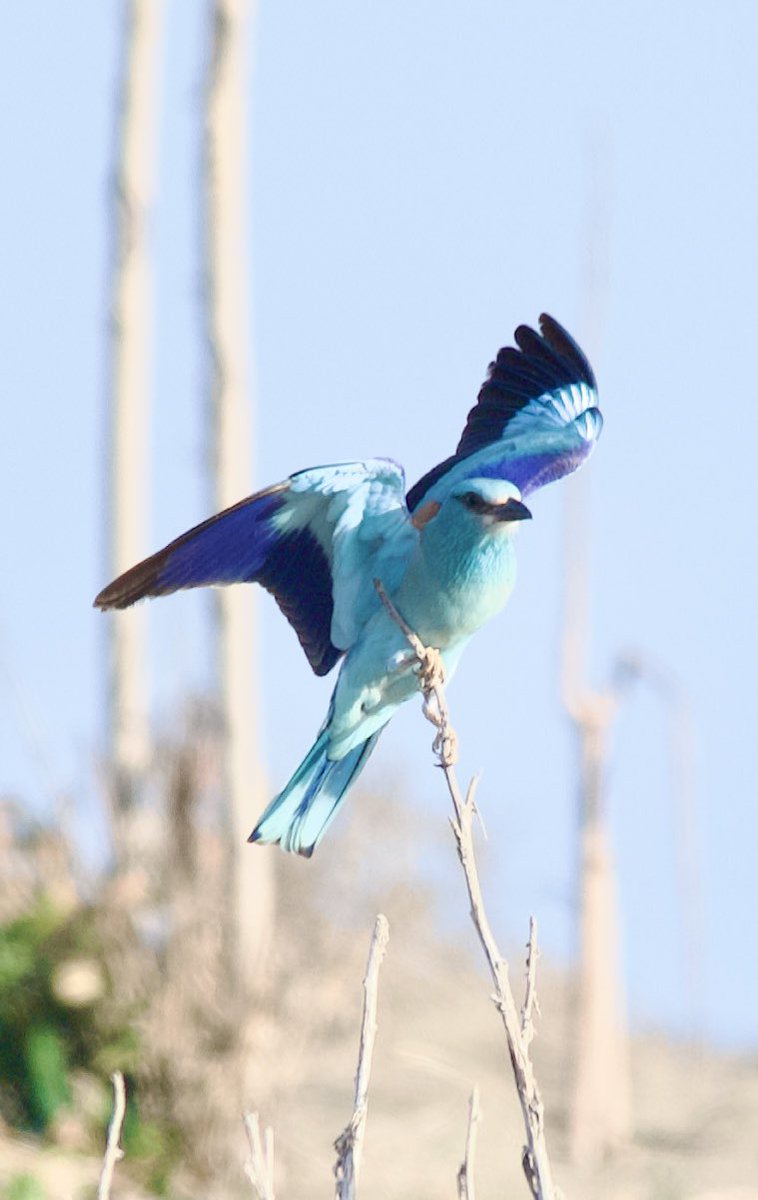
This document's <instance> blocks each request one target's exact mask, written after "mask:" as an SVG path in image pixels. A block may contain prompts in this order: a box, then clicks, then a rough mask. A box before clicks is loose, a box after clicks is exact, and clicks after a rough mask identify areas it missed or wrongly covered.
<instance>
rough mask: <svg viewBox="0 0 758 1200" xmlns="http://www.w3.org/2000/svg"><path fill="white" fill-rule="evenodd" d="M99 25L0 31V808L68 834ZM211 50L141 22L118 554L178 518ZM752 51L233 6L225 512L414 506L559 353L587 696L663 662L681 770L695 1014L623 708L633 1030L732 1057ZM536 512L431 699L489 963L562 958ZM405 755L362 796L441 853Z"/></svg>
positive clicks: (747, 760)
mask: <svg viewBox="0 0 758 1200" xmlns="http://www.w3.org/2000/svg"><path fill="white" fill-rule="evenodd" d="M120 13H121V6H120V4H117V3H115V2H111V0H87V2H85V0H75V2H73V3H70V4H68V5H65V6H55V5H50V4H47V3H41V2H34V0H28V2H27V3H26V4H24V5H13V6H9V7H7V10H6V11H5V12H4V14H3V16H2V18H1V19H0V21H1V28H2V37H0V137H1V138H2V144H3V147H4V152H5V173H4V177H5V186H4V188H3V189H2V193H1V194H0V217H1V218H2V229H3V250H2V264H3V283H4V286H3V288H2V293H1V294H0V316H1V318H2V326H1V327H2V330H3V342H4V348H3V354H2V356H1V358H0V385H1V386H2V395H3V412H4V430H3V433H4V436H3V437H2V439H0V498H1V499H2V504H3V511H4V515H5V519H4V520H3V522H2V555H3V561H4V562H5V564H6V570H5V572H4V586H3V597H2V604H1V605H0V790H2V791H3V792H5V793H8V792H10V793H13V794H17V795H19V796H22V797H24V799H25V800H27V801H28V802H29V803H30V804H31V805H33V806H34V807H35V809H39V810H40V811H44V808H45V805H46V804H47V803H48V801H49V795H50V791H51V789H52V788H55V787H57V788H63V789H67V790H69V791H72V792H74V793H75V794H76V795H77V796H78V797H81V798H82V802H83V804H84V807H83V820H84V821H85V822H87V821H94V820H95V817H94V811H95V794H96V786H95V768H94V763H95V761H96V756H97V753H98V751H99V748H100V745H101V743H100V738H101V734H102V707H103V700H102V696H103V690H102V675H101V653H102V648H103V628H102V624H103V622H102V618H99V617H98V615H97V614H95V613H94V612H93V611H92V610H91V608H90V604H91V599H92V596H93V595H94V593H95V591H96V590H97V589H98V588H99V587H100V586H101V585H102V583H103V582H104V577H103V567H102V563H103V561H104V555H103V539H102V507H103V471H104V466H103V447H104V401H105V380H106V372H105V348H106V320H107V306H106V302H107V278H108V261H109V228H108V188H109V181H110V176H111V171H112V148H113V124H114V118H113V106H114V97H115V88H116V80H117V75H118V65H119V60H118V53H119V35H120ZM206 34H207V13H206V6H205V5H204V4H201V3H199V2H198V0H182V3H179V2H178V0H173V2H169V3H167V5H166V22H165V43H164V54H163V78H162V84H161V102H162V119H161V131H160V139H159V161H158V176H157V196H156V205H155V211H154V214H153V218H152V228H151V239H152V246H153V250H154V255H155V270H156V299H155V303H156V321H157V325H156V356H155V364H154V404H155V419H154V428H153V434H152V468H151V479H150V481H149V487H150V493H151V513H152V517H151V521H152V528H151V537H150V544H149V545H148V546H146V551H148V550H150V549H154V548H155V547H157V546H159V545H161V544H163V542H164V541H166V540H167V539H168V538H170V537H172V536H174V535H175V534H177V533H178V532H180V531H181V530H182V529H184V528H186V527H187V526H188V525H190V524H192V523H193V522H194V521H196V520H198V519H200V518H201V517H203V516H205V515H207V512H208V501H207V499H206V496H207V483H206V481H205V479H204V476H203V465H204V453H203V404H204V396H205V387H206V381H207V377H206V362H205V346H204V340H203V335H202V326H201V320H200V313H199V292H200V279H201V270H202V263H201V259H200V215H199V208H198V200H199V183H198V170H199V163H200V135H201V118H200V110H199V105H200V99H201V87H202V81H203V72H204V65H205V54H206V50H207V46H206ZM757 38H758V10H756V8H755V6H754V5H753V4H751V3H748V2H744V3H737V2H730V0H727V2H726V3H722V4H719V5H715V4H712V3H708V4H706V3H692V4H688V5H687V6H686V7H685V6H684V5H682V4H671V5H660V4H657V3H652V2H649V0H642V2H640V3H637V4H634V5H632V4H620V5H613V6H609V5H605V4H602V3H600V2H599V0H598V2H595V0H587V2H585V3H583V4H577V5H566V4H563V3H558V2H557V0H545V2H544V3H541V4H540V5H524V4H522V5H518V6H516V5H510V4H503V3H502V2H496V0H492V2H487V0H479V2H475V3H472V4H469V5H466V6H463V5H458V4H454V3H448V2H443V3H439V0H438V2H437V3H431V0H417V2H415V3H410V4H408V3H399V2H396V0H387V3H385V4H383V5H360V4H354V3H347V2H345V3H322V4H318V5H316V4H308V5H303V4H295V3H292V2H291V0H290V2H287V0H279V2H278V3H276V4H273V3H268V0H260V9H259V20H258V26H257V46H256V66H255V70H254V72H252V73H251V81H250V89H249V100H250V106H251V138H250V143H251V144H250V150H251V166H250V183H251V187H250V203H249V208H250V271H251V277H252V278H253V284H254V317H253V319H252V321H251V330H250V336H251V343H252V345H253V347H254V351H255V361H256V379H257V396H258V412H257V416H256V432H255V457H256V463H257V466H256V479H257V482H258V483H260V484H263V483H267V482H271V481H273V480H276V479H279V478H282V477H283V476H285V475H287V474H289V473H290V472H291V471H292V470H294V469H297V468H301V467H305V466H309V465H312V464H315V463H320V462H325V461H334V460H339V459H349V458H357V457H364V456H373V455H376V454H387V455H391V456H392V457H395V458H397V459H398V460H399V461H401V462H402V463H404V465H405V467H406V470H407V472H408V475H409V477H411V478H413V477H416V476H418V475H419V474H421V473H422V472H423V471H424V470H425V469H426V468H427V467H428V466H429V465H430V464H432V463H434V462H436V461H438V460H439V459H441V458H443V457H444V456H446V455H447V454H448V453H449V452H450V450H451V448H452V446H453V445H454V443H455V441H456V440H457V437H458V434H459V432H460V427H461V425H462V421H463V419H464V417H465V414H466V412H467V411H468V408H469V407H470V405H471V403H472V402H473V399H474V397H475V395H476V391H477V389H478V386H479V384H480V382H481V380H482V378H483V374H484V371H485V368H486V365H487V363H488V362H489V361H490V359H491V358H492V357H493V355H494V353H495V351H496V350H497V348H498V346H500V345H502V344H503V343H504V342H505V341H507V340H509V339H510V337H511V334H512V330H513V328H514V326H515V325H516V324H518V323H519V322H521V321H532V322H533V321H535V320H536V318H537V316H538V314H539V313H540V312H541V311H543V310H547V311H549V312H551V313H553V314H554V315H555V316H556V317H558V319H559V320H561V321H562V322H563V323H565V324H566V325H567V326H568V327H569V328H570V329H571V330H572V331H573V332H574V333H575V335H576V336H577V337H578V338H579V340H580V341H581V342H582V343H583V344H584V345H585V348H586V349H587V351H588V353H589V354H590V356H591V359H592V361H593V364H594V366H595V370H596V373H597V375H598V379H599V382H600V387H601V395H602V402H603V408H604V412H605V416H606V427H605V432H604V436H603V439H602V442H601V444H600V448H599V450H598V453H597V455H596V456H595V458H594V460H593V463H592V466H591V468H590V470H589V471H588V472H587V475H588V483H587V487H588V493H589V505H590V510H589V519H588V522H587V527H586V529H585V530H583V536H586V539H587V545H588V551H589V555H590V561H591V612H590V617H591V629H592V653H591V668H592V674H593V678H594V679H595V680H596V681H602V680H603V678H604V676H605V674H606V673H607V671H608V670H609V668H610V664H611V663H612V662H613V660H614V659H615V657H616V656H617V655H618V653H619V652H621V651H623V650H625V649H627V648H628V647H630V646H631V647H635V648H638V649H640V650H641V651H643V652H644V653H645V654H647V655H649V656H650V657H651V658H652V659H654V660H657V661H660V662H661V663H663V664H665V666H666V669H667V670H669V671H670V672H671V673H672V674H673V675H675V676H676V677H677V678H678V679H679V680H680V681H681V684H682V686H683V688H684V691H685V694H686V696H687V699H688V702H689V704H690V707H691V713H692V721H693V726H694V733H695V743H696V745H695V770H696V792H697V805H698V829H699V846H700V856H701V867H702V887H703V894H704V909H705V927H704V930H703V938H704V948H705V949H704V974H705V991H704V995H703V996H702V997H697V998H695V999H693V997H691V996H689V995H688V994H687V985H686V979H685V978H684V976H683V974H682V970H681V920H680V915H679V907H680V898H679V893H678V888H677V877H676V844H675V837H676V834H675V827H674V820H673V814H672V790H671V778H670V769H669V742H670V739H669V734H668V728H667V713H666V710H665V708H664V707H663V706H662V705H661V703H660V700H659V699H658V698H657V697H656V696H654V695H653V694H652V693H651V692H650V690H649V689H645V688H643V687H640V688H639V689H638V690H636V691H635V692H634V693H632V695H631V696H630V698H629V700H628V702H627V703H626V704H625V705H624V707H623V710H622V712H621V714H620V717H619V720H618V723H617V727H616V731H615V737H614V745H613V755H612V763H611V773H610V796H609V803H610V812H611V818H612V829H613V837H614V845H615V850H616V854H617V859H618V864H619V873H620V894H621V911H622V925H623V935H624V962H625V973H626V983H627V990H628V995H629V1004H630V1009H631V1012H632V1014H633V1016H634V1017H635V1019H636V1020H637V1022H638V1023H641V1024H650V1023H653V1024H662V1025H664V1026H665V1027H667V1028H669V1029H672V1030H674V1031H682V1030H684V1029H686V1028H687V1026H688V1022H689V1021H690V1020H691V1018H692V1014H693V1013H694V1012H699V1013H703V1014H704V1021H705V1026H706V1029H707V1031H708V1032H709V1033H710V1035H711V1036H713V1037H714V1038H717V1039H718V1040H719V1041H721V1042H724V1043H728V1044H733V1045H744V1044H752V1045H755V1044H756V1043H758V1009H757V1008H756V1005H755V994H756V988H757V987H758V952H757V951H756V946H755V934H754V926H755V917H756V905H757V900H758V897H757V895H756V884H755V877H756V872H755V865H754V859H755V846H756V844H758V812H757V811H756V803H755V801H756V793H757V791H758V789H757V788H756V767H755V755H754V749H753V743H754V739H755V728H756V703H755V683H754V681H755V677H756V669H757V668H758V661H757V658H758V655H757V654H756V638H755V613H756V602H755V591H756V566H755V552H754V547H755V534H754V528H753V525H754V513H755V511H756V500H757V499H758V485H757V484H756V468H755V466H754V446H755V444H756V439H758V396H757V395H756V390H757V387H758V385H756V382H755V372H754V370H753V359H754V356H755V354H754V349H753V338H754V331H755V330H756V328H758V294H757V293H756V289H755V279H756V277H758V233H757V232H756V219H755V214H756V211H758V171H757V168H756V154H755V146H756V145H758V104H757V103H756V101H757V100H758V95H757V94H756V93H757V91H758V87H757V85H756V76H755V69H754V47H755V44H756V39H757ZM593 258H594V261H595V263H596V265H595V268H594V269H593V267H592V261H593ZM593 279H594V280H599V284H600V286H599V287H597V288H596V289H595V291H594V292H593V291H592V287H591V285H592V281H593ZM136 485H137V486H140V484H139V483H137V484H136ZM532 508H533V511H534V516H535V520H534V521H533V522H532V523H531V525H530V527H529V528H528V529H525V530H523V531H522V536H521V538H520V547H519V556H520V579H519V585H518V588H517V591H516V594H515V595H514V598H513V600H512V601H511V603H510V605H509V608H508V610H507V611H506V613H505V614H504V615H503V616H502V617H501V618H500V619H499V620H498V621H496V622H495V623H493V624H492V626H490V627H489V628H488V629H487V630H486V631H485V632H484V633H483V634H482V635H481V636H480V638H479V639H478V641H477V643H476V644H475V645H474V646H473V647H472V648H471V651H470V652H469V654H468V656H467V658H466V659H465V660H464V663H463V665H462V667H461V670H460V672H459V675H458V677H457V678H456V682H455V685H454V688H453V689H452V692H451V696H450V699H451V704H452V706H453V709H454V713H455V721H456V725H457V727H458V730H459V733H460V735H461V738H462V742H463V747H464V754H463V762H462V771H463V772H466V771H473V770H475V769H478V768H483V770H484V780H483V783H482V786H481V803H482V806H483V808H484V810H485V813H486V818H487V824H488V827H489V829H490V836H491V842H490V845H489V848H488V850H487V868H488V887H489V889H490V892H491V894H492V896H493V902H494V904H495V906H496V911H497V915H498V921H499V924H500V928H501V930H502V931H503V937H504V939H512V940H513V941H514V942H515V941H517V942H521V941H522V940H523V934H524V930H525V928H526V921H527V916H528V913H529V912H530V911H535V912H536V913H537V914H538V916H539V918H540V923H541V929H542V938H543V943H544V945H545V948H546V950H547V952H549V953H551V954H553V955H554V956H556V957H558V958H560V959H562V960H566V959H567V958H568V957H569V956H570V953H571V947H572V939H573V915H572V865H573V855H574V827H575V795H574V793H575V783H574V775H573V762H574V760H573V748H572V743H571V738H570V734H569V731H568V730H567V728H566V724H565V719H564V717H563V716H562V713H561V710H560V706H559V702H558V694H557V678H556V674H557V673H556V653H557V647H558V639H559V628H560V602H561V589H562V573H561V572H562V562H561V555H562V545H563V540H562V539H563V522H564V518H565V514H566V511H567V491H566V488H565V487H564V486H561V485H559V486H556V487H554V488H552V489H548V490H547V491H545V492H544V493H541V494H540V495H539V496H537V497H535V498H534V500H533V503H532ZM259 607H260V611H261V616H262V621H263V625H264V632H265V659H264V668H263V687H264V694H265V713H264V722H265V735H266V746H267V764H266V765H267V769H268V771H269V773H270V776H271V779H272V781H274V782H280V781H282V780H283V779H284V778H285V777H286V775H287V774H288V772H289V771H290V770H291V768H292V767H293V765H294V764H295V763H296V761H298V759H299V757H300V755H301V753H302V752H303V750H304V749H305V748H306V746H307V744H308V742H309V740H310V738H311V736H312V734H313V733H314V731H315V728H316V727H317V725H318V724H319V722H320V719H321V714H322V711H323V708H324V706H325V703H326V698H327V696H328V691H329V687H330V684H329V681H317V680H315V679H313V678H312V677H311V676H310V675H309V673H308V671H307V667H306V665H305V663H304V661H301V656H300V651H299V649H298V647H297V645H296V642H295V640H294V638H293V637H292V635H291V633H290V631H289V630H288V629H287V627H286V625H285V624H284V622H283V621H282V620H281V619H280V618H279V616H278V614H277V613H276V610H275V608H274V606H273V604H272V603H270V602H269V601H268V599H264V600H262V601H261V603H260V606H259ZM205 613H206V606H205V604H204V602H203V600H202V598H198V597H193V596H183V597H176V598H174V599H172V600H171V601H166V602H165V603H164V604H162V605H160V604H157V605H155V606H154V608H153V609H152V610H151V622H150V624H151V644H150V661H151V673H152V676H153V680H154V697H155V712H156V718H158V719H161V718H165V717H166V716H167V715H168V714H170V713H171V711H172V708H173V706H175V705H176V703H177V702H178V701H180V699H181V697H182V696H183V695H184V694H185V693H186V691H187V690H188V688H197V687H202V686H203V685H204V684H206V683H207V681H208V670H209V668H208V661H207V659H208V656H207V634H206V629H205V621H204V617H205ZM188 648H189V649H188ZM295 689H296V703H293V696H294V695H295ZM409 707H410V706H409ZM24 713H26V714H27V716H24V715H23V714H24ZM30 722H31V724H32V726H33V727H34V729H35V730H36V733H35V734H34V735H33V736H32V734H30ZM428 741H429V735H428V731H427V729H426V728H424V726H423V725H422V722H421V719H420V717H419V715H418V712H410V711H409V712H408V713H404V714H403V715H402V716H401V718H399V719H398V720H397V721H396V722H395V723H394V724H393V728H392V729H391V730H390V731H389V732H388V734H387V735H386V737H385V738H384V739H383V741H382V744H381V747H380V749H379V750H378V752H377V754H376V755H375V757H374V759H373V761H372V764H371V767H370V768H369V771H368V772H367V774H366V776H365V778H366V782H367V783H368V784H371V785H373V786H375V787H377V788H378V787H381V786H382V781H383V780H386V779H387V778H388V776H389V773H390V772H391V771H392V769H393V767H394V764H396V763H397V761H398V758H399V756H401V755H402V758H403V761H404V762H406V761H407V762H408V763H409V766H408V781H407V786H408V791H409V795H410V800H411V802H413V803H414V804H417V805H418V806H419V809H420V811H421V812H422V813H423V814H424V820H428V821H429V822H430V824H431V825H434V827H435V830H436V826H437V824H438V822H439V821H440V820H442V813H441V811H440V809H441V808H442V812H445V810H444V807H443V806H444V803H445V802H444V799H443V798H442V795H441V791H440V788H439V780H438V779H437V777H436V775H435V773H434V772H432V771H431V769H430V768H429V761H428V759H429V756H428ZM445 815H446V813H445ZM251 816H254V814H251ZM319 852H320V853H324V854H329V853H331V851H330V850H329V845H328V842H327V843H325V845H324V847H323V849H322V850H320V851H319Z"/></svg>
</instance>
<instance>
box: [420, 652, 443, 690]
mask: <svg viewBox="0 0 758 1200" xmlns="http://www.w3.org/2000/svg"><path fill="white" fill-rule="evenodd" d="M416 658H417V660H418V666H417V667H416V674H417V675H418V681H419V686H420V688H421V690H422V692H424V693H426V692H431V691H433V690H434V688H436V687H441V686H442V684H443V683H444V682H445V666H444V663H443V662H442V654H441V653H440V651H439V650H435V648H434V646H424V647H423V648H422V649H421V650H420V652H419V653H418V654H417V655H416Z"/></svg>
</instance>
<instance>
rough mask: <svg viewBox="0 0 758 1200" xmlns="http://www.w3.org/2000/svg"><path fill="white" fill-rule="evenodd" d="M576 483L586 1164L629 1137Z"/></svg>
mask: <svg viewBox="0 0 758 1200" xmlns="http://www.w3.org/2000/svg"><path fill="white" fill-rule="evenodd" d="M584 486H585V481H584V480H580V479H576V480H572V487H571V500H570V502H569V506H568V529H569V533H568V536H567V566H566V571H567V586H566V603H565V615H564V621H565V624H564V636H563V686H562V692H563V703H564V707H565V709H566V712H567V713H568V715H569V718H570V720H571V722H572V724H573V726H574V730H575V733H576V739H577V744H578V750H579V761H580V776H579V778H580V783H579V863H578V874H579V880H578V910H579V911H578V926H579V938H578V941H579V967H578V980H577V1000H576V1009H575V1033H574V1038H573V1046H574V1052H575V1063H574V1066H575V1070H574V1080H573V1096H572V1102H571V1106H570V1122H569V1144H570V1152H571V1156H572V1158H573V1160H574V1161H575V1162H577V1163H579V1164H582V1165H585V1166H590V1165H596V1164H597V1163H599V1162H600V1161H602V1159H603V1158H604V1157H606V1156H607V1155H608V1154H609V1153H610V1152H612V1151H613V1150H615V1149H618V1148H619V1147H620V1146H622V1145H623V1144H624V1143H625V1142H626V1141H628V1139H629V1137H630V1136H631V1132H632V1117H631V1082H630V1065H629V1047H628V1036H627V1030H626V1019H625V1007H624V1000H623V986H622V979H621V962H620V951H619V940H620V939H619V932H618V902H617V895H616V874H615V866H614V862H613V855H612V852H611V846H610V839H609V836H608V828H607V820H606V808H605V768H606V757H607V748H608V739H609V734H610V729H611V726H612V722H613V719H614V716H615V713H616V708H617V703H618V697H617V695H616V694H615V692H614V691H613V690H611V689H608V690H606V691H604V692H600V691H594V690H591V689H590V688H589V687H588V686H587V685H586V683H585V681H584V669H585V667H584V662H585V650H586V640H587V637H586V629H587V611H588V610H587V581H586V563H585V558H584V549H583V547H584V542H583V540H582V539H583V538H584V536H585V533H584V531H586V528H587V525H586V521H585V519H584V512H583V510H584V508H585V505H584ZM576 531H582V532H581V533H580V534H577V532H576ZM580 543H581V544H580Z"/></svg>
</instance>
